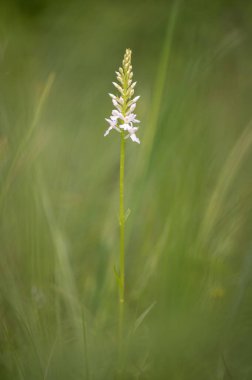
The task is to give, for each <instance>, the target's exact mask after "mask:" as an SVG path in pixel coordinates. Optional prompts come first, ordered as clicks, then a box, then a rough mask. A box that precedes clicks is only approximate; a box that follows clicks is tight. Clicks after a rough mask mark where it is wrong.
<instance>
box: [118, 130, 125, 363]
mask: <svg viewBox="0 0 252 380" xmlns="http://www.w3.org/2000/svg"><path fill="white" fill-rule="evenodd" d="M124 162H125V139H124V133H123V131H122V132H121V151H120V216H119V223H120V258H119V268H120V272H119V273H120V286H119V354H120V356H121V350H122V340H123V321H124V288H125V248H124V246H125V243H124V235H125V215H124Z"/></svg>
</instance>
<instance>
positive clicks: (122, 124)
mask: <svg viewBox="0 0 252 380" xmlns="http://www.w3.org/2000/svg"><path fill="white" fill-rule="evenodd" d="M131 54H132V53H131V50H130V49H126V51H125V54H124V57H123V62H122V67H119V69H118V71H116V72H115V73H116V77H117V80H118V82H119V83H120V84H118V83H116V82H112V83H113V85H114V86H115V88H116V89H117V90H118V91H119V92H120V94H119V96H115V95H113V94H110V93H109V96H110V97H111V98H112V103H113V105H114V107H115V108H116V109H114V110H113V111H112V115H111V116H110V118H109V119H106V121H107V122H108V123H109V128H108V129H107V131H106V132H105V134H104V136H107V135H108V134H109V132H110V131H111V130H112V129H115V130H116V131H118V132H119V133H121V134H123V137H124V138H128V137H130V138H131V140H132V141H134V142H137V143H138V144H140V140H139V138H138V137H137V136H136V134H135V132H136V131H137V130H138V127H134V123H140V121H139V120H137V119H136V115H135V114H133V113H132V112H133V111H134V110H135V108H136V102H137V101H138V99H139V98H140V96H136V97H135V98H134V99H131V98H132V96H133V95H134V87H135V86H136V83H137V82H134V83H132V78H133V71H132V64H131ZM125 132H128V134H127V135H126V136H125Z"/></svg>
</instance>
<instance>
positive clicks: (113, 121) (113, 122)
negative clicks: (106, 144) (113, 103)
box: [104, 116, 120, 136]
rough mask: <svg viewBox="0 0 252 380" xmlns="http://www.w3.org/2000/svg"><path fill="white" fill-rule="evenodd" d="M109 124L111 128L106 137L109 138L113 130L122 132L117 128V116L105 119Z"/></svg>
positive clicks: (105, 134)
mask: <svg viewBox="0 0 252 380" xmlns="http://www.w3.org/2000/svg"><path fill="white" fill-rule="evenodd" d="M105 120H106V121H107V122H108V123H109V128H108V129H107V130H106V132H105V133H104V136H107V135H108V134H109V132H110V131H111V130H112V129H115V130H116V131H117V132H120V129H119V128H118V127H117V126H116V124H117V118H116V117H115V116H110V119H105Z"/></svg>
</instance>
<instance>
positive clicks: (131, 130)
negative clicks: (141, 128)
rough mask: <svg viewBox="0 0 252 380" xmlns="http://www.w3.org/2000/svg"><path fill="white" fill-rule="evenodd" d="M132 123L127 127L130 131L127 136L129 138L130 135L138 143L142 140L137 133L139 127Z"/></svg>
mask: <svg viewBox="0 0 252 380" xmlns="http://www.w3.org/2000/svg"><path fill="white" fill-rule="evenodd" d="M130 124H131V125H130V126H129V128H128V129H127V131H128V132H129V134H128V135H127V136H126V137H125V138H126V139H127V138H128V137H130V138H131V140H132V141H134V142H137V143H138V144H140V140H139V138H138V137H137V136H136V134H135V132H136V131H137V130H138V128H137V127H133V126H132V123H130Z"/></svg>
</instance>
